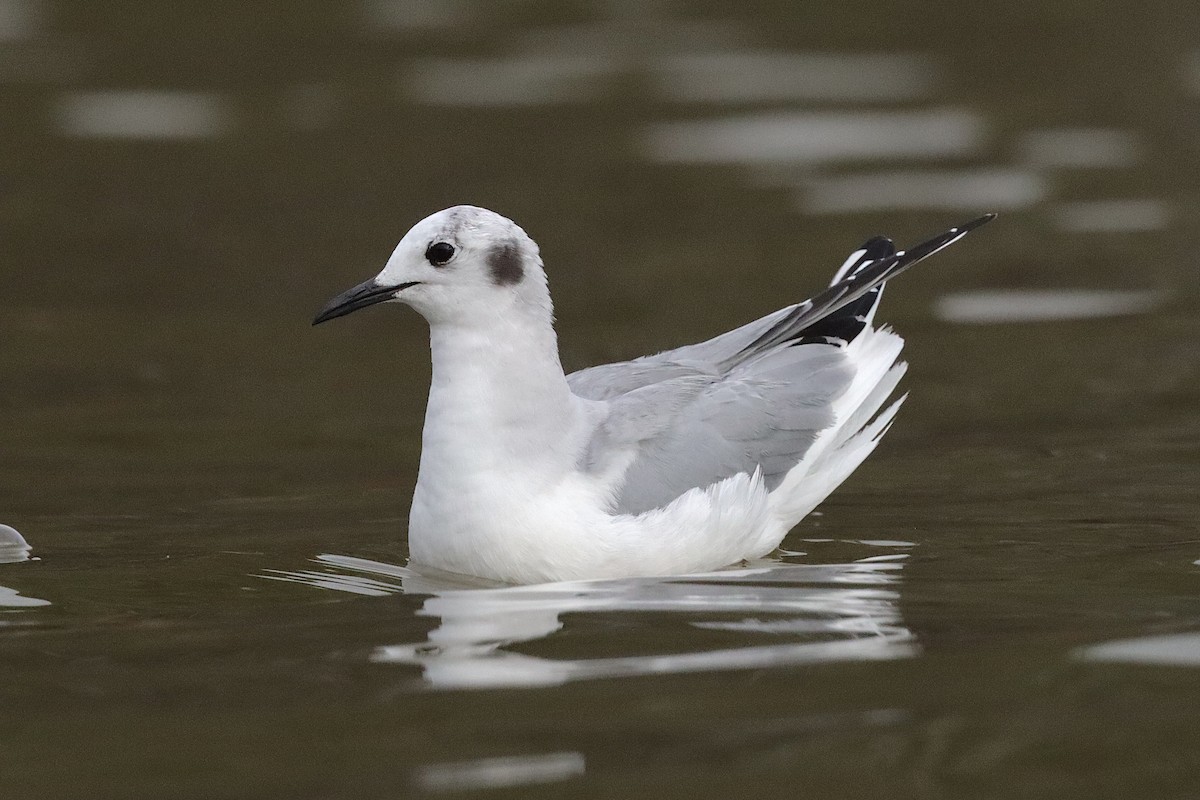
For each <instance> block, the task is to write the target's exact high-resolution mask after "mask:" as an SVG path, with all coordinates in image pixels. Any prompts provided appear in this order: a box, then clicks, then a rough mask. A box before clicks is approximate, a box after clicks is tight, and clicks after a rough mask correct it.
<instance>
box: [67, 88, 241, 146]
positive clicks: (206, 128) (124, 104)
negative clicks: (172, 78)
mask: <svg viewBox="0 0 1200 800" xmlns="http://www.w3.org/2000/svg"><path fill="white" fill-rule="evenodd" d="M231 120H232V111H231V109H230V108H229V106H228V103H227V101H226V100H225V99H224V98H223V97H221V96H220V95H218V94H216V93H213V92H171V91H149V90H136V91H135V90H105V91H77V92H67V93H66V94H64V95H62V96H61V97H60V98H59V99H58V103H57V107H56V108H55V121H56V123H57V126H58V130H59V131H60V132H61V133H63V134H65V135H67V136H74V137H78V138H84V139H147V140H151V139H207V138H212V137H216V136H220V135H221V134H223V133H225V132H226V131H227V130H228V129H229V127H230V124H231Z"/></svg>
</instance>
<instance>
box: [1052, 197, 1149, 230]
mask: <svg viewBox="0 0 1200 800" xmlns="http://www.w3.org/2000/svg"><path fill="white" fill-rule="evenodd" d="M1052 215H1053V218H1054V221H1055V222H1056V223H1057V224H1058V227H1060V228H1062V229H1063V230H1064V231H1070V232H1071V233H1135V232H1137V231H1156V230H1161V229H1163V228H1165V227H1167V225H1168V224H1170V222H1171V210H1170V208H1168V206H1167V204H1166V203H1164V202H1163V201H1161V200H1151V199H1140V200H1087V201H1083V202H1078V203H1063V204H1061V205H1059V206H1058V207H1057V208H1055V209H1053V211H1052Z"/></svg>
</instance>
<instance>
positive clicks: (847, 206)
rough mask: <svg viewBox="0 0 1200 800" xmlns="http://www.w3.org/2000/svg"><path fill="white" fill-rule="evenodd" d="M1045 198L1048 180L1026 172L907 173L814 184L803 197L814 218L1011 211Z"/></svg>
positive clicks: (831, 179)
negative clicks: (865, 213) (875, 213)
mask: <svg viewBox="0 0 1200 800" xmlns="http://www.w3.org/2000/svg"><path fill="white" fill-rule="evenodd" d="M1045 194H1046V182H1045V180H1044V179H1043V178H1042V176H1041V175H1039V174H1037V173H1035V172H1029V171H1027V170H1017V169H1005V168H978V169H960V170H923V171H914V170H904V171H899V172H873V173H865V174H864V173H858V174H853V175H840V176H834V177H827V178H815V179H811V180H809V181H807V182H805V184H804V185H803V187H802V189H801V191H800V207H801V208H802V209H803V210H804V211H806V212H808V213H809V214H845V213H850V212H862V211H900V210H909V209H915V210H923V211H957V212H966V211H975V210H977V209H983V208H986V209H990V210H993V211H1011V210H1013V209H1018V208H1026V207H1028V206H1032V205H1034V204H1035V203H1037V202H1039V201H1040V200H1041V199H1042V198H1043V197H1044V196H1045Z"/></svg>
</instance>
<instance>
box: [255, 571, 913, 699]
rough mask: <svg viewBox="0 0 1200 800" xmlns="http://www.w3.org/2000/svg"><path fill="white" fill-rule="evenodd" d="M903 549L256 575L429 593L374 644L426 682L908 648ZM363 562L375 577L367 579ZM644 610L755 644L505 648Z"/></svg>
mask: <svg viewBox="0 0 1200 800" xmlns="http://www.w3.org/2000/svg"><path fill="white" fill-rule="evenodd" d="M905 558H906V556H905V554H899V553H891V554H886V555H883V556H872V557H867V558H864V559H861V560H859V561H854V562H850V563H846V564H822V565H797V564H780V563H777V562H765V563H764V564H763V565H762V566H753V567H750V568H745V569H732V570H725V571H720V572H713V573H706V574H703V575H688V576H679V577H673V578H638V579H627V580H613V581H577V582H564V583H552V584H541V585H536V586H492V587H487V588H472V587H468V586H464V585H463V584H462V583H461V581H460V579H459V578H458V577H457V576H453V577H450V576H442V575H434V574H430V573H420V572H417V571H415V570H413V569H410V568H408V567H402V566H398V565H394V564H383V563H380V562H375V561H369V560H366V559H360V558H353V557H348V556H338V555H322V556H319V557H318V558H317V561H318V563H320V564H322V565H323V566H324V567H327V568H333V570H336V571H333V570H330V569H325V570H322V571H315V570H308V571H298V572H289V571H272V573H273V574H270V575H266V576H263V577H269V578H272V579H275V580H289V581H295V582H299V583H303V584H306V585H309V586H314V587H318V588H322V589H333V590H338V591H346V592H351V593H355V594H382V593H386V592H404V593H408V594H430V595H431V596H430V597H429V598H428V599H426V600H425V602H424V605H423V606H422V608H421V610H420V611H419V612H418V615H419V616H425V617H434V618H436V619H438V620H439V621H440V624H439V625H438V627H436V628H435V629H433V630H432V631H430V632H429V633H428V634H427V635H426V636H427V638H426V639H425V640H424V641H420V642H411V643H400V644H391V645H385V646H381V647H377V648H376V649H375V651H374V652H373V653H372V656H371V660H372V661H374V662H376V663H387V664H411V665H418V666H420V667H421V668H422V670H423V675H424V679H425V681H426V683H427V684H428V685H430V686H432V687H435V688H441V689H466V688H484V687H504V686H509V687H518V686H525V687H530V686H557V685H561V684H563V683H567V682H570V681H577V680H590V679H597V678H616V677H628V676H639V675H659V674H675V673H683V672H710V671H716V670H740V669H759V668H769V667H774V666H783V665H792V664H803V663H812V662H824V661H841V660H873V659H893V658H904V657H908V656H912V655H914V654H915V653H916V652H917V644H916V641H915V638H914V636H913V634H912V633H911V631H909V630H908V628H907V627H905V625H904V624H903V621H902V620H901V617H900V610H899V606H898V600H899V594H898V592H897V591H896V588H895V586H896V584H897V583H898V581H899V577H900V571H901V569H902V568H903V565H904V559H905ZM362 573H366V574H368V575H370V576H371V577H370V578H368V579H365V581H364V578H363V577H362ZM647 612H657V613H672V614H677V615H680V619H681V620H682V621H683V622H685V623H686V624H687V625H689V626H690V627H691V628H693V629H695V630H697V631H725V632H737V633H741V634H751V635H753V636H754V637H755V638H756V639H759V640H760V641H761V642H762V643H760V644H748V645H746V646H741V647H716V648H713V649H696V650H693V651H688V652H676V653H666V654H638V653H634V654H628V655H620V656H605V657H597V658H575V659H553V658H544V657H540V656H535V655H528V654H524V653H516V652H510V651H508V650H506V649H505V647H506V646H508V645H513V644H517V643H526V642H533V641H536V640H539V639H542V638H545V637H546V636H548V635H550V634H553V633H555V632H556V631H558V630H560V629H561V628H562V627H563V626H564V621H563V619H562V617H563V615H564V614H572V615H575V614H596V613H605V614H609V613H622V614H631V613H647ZM781 638H784V639H785V641H780V639H781Z"/></svg>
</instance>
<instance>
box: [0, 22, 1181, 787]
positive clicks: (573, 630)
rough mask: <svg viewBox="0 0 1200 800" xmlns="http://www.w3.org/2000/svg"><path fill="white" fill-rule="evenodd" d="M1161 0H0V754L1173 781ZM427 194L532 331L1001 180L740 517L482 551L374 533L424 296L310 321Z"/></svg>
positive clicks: (392, 511)
mask: <svg viewBox="0 0 1200 800" xmlns="http://www.w3.org/2000/svg"><path fill="white" fill-rule="evenodd" d="M1196 19H1197V18H1196V12H1195V9H1194V8H1193V7H1192V5H1190V4H1188V3H1183V2H1152V3H1144V4H1138V5H1136V6H1135V5H1130V4H1122V3H1116V2H1097V3H1089V4H1084V3H1066V4H1063V3H1060V4H1054V5H1052V6H1050V7H1044V6H1043V5H1042V4H1034V3H1026V2H1018V3H1015V4H1013V3H1010V4H1002V5H999V6H997V5H993V4H984V3H969V4H966V5H964V4H962V3H953V4H951V3H940V2H939V3H933V4H929V3H926V4H915V3H900V2H886V3H874V4H865V3H849V4H827V5H825V6H822V7H821V8H815V7H814V8H807V7H803V6H799V7H795V8H793V7H792V4H781V3H780V4H776V3H756V4H751V5H749V6H744V7H739V8H738V9H734V8H732V7H728V8H727V7H725V6H722V5H720V4H696V5H695V6H686V5H673V4H665V5H659V6H657V7H656V8H655V9H654V10H653V11H648V10H646V9H644V8H642V7H641V6H640V5H636V4H631V5H622V4H595V5H592V4H586V3H585V4H572V5H569V6H561V5H558V4H541V3H509V4H502V5H497V6H489V5H480V6H476V5H473V4H468V3H458V2H451V1H450V0H443V2H439V3H436V4H425V5H416V4H414V5H411V6H410V5H406V4H403V3H399V2H395V3H392V2H386V1H385V0H378V1H376V2H362V3H339V4H317V3H306V4H300V5H297V4H294V3H293V4H286V5H277V4H266V5H264V4H259V5H257V6H254V7H253V9H251V7H250V6H248V5H240V4H224V3H222V4H206V5H204V6H203V7H200V6H197V7H196V8H195V9H190V8H189V9H186V10H185V9H182V8H180V7H177V6H176V5H175V4H136V3H105V4H92V5H87V4H68V3H52V2H37V0H29V1H28V2H26V1H24V0H3V1H2V2H0V98H2V103H3V107H4V109H5V112H4V114H3V115H0V136H2V137H3V141H4V143H5V147H3V148H0V183H2V185H3V191H2V192H0V241H3V247H2V248H0V264H2V265H3V268H2V269H0V298H2V300H3V311H0V523H4V524H7V525H11V526H13V527H14V528H16V529H17V530H19V531H20V532H21V533H22V534H23V535H24V536H25V538H26V539H28V541H29V544H30V545H31V546H32V548H33V556H34V558H35V560H30V561H23V562H17V563H3V564H0V587H3V588H2V589H0V741H2V742H3V747H2V752H3V755H2V756H0V785H2V786H3V788H2V789H0V794H2V795H3V796H4V797H6V798H14V800H16V799H18V798H20V799H21V800H24V798H68V797H95V798H109V797H111V798H130V797H146V798H151V797H154V798H157V797H177V798H214V797H230V798H233V797H255V798H258V797H262V798H271V797H279V798H310V797H311V798H334V797H336V798H366V797H381V798H383V797H387V798H391V797H408V796H423V795H424V796H442V795H445V794H447V793H454V792H460V791H464V792H475V793H477V794H479V795H480V796H493V795H494V796H521V797H526V796H559V795H581V796H606V797H636V796H660V797H707V796H726V795H736V796H743V795H745V796H787V797H795V796H800V795H803V796H812V797H854V796H887V797H897V796H900V797H928V798H943V797H945V798H951V797H974V796H984V797H1043V796H1044V797H1051V796H1053V797H1071V798H1095V797H1156V798H1157V797H1181V798H1182V797H1190V796H1194V795H1195V793H1196V791H1197V788H1196V787H1197V786H1200V671H1198V670H1200V498H1198V496H1197V486H1198V485H1200V444H1198V442H1200V410H1198V409H1200V322H1198V321H1197V318H1196V316H1195V314H1194V312H1193V307H1194V305H1195V302H1196V300H1197V299H1198V294H1200V293H1198V292H1197V289H1196V286H1197V283H1196V276H1197V257H1196V255H1195V252H1194V247H1193V246H1192V239H1193V238H1194V237H1193V236H1192V231H1193V230H1195V228H1196V225H1197V222H1198V221H1200V205H1198V203H1197V197H1198V187H1200V182H1198V179H1197V175H1200V149H1198V148H1197V145H1196V142H1197V141H1200V139H1198V138H1197V137H1198V134H1200V130H1198V129H1197V124H1196V120H1197V118H1198V117H1197V115H1198V114H1200V34H1198V33H1197V27H1196V24H1195V23H1196ZM864 54H867V55H869V56H870V58H863V55H864ZM881 87H882V88H881ZM119 92H126V93H128V92H135V93H134V94H118V93H119ZM137 92H140V93H137ZM731 120H732V121H731ZM459 202H473V203H477V204H481V205H485V206H488V207H491V208H494V209H496V210H498V211H501V212H502V213H505V214H507V215H509V216H511V217H513V218H515V219H517V220H518V221H519V222H520V223H521V224H522V225H523V226H524V227H525V228H526V229H527V230H528V231H529V232H530V233H531V235H532V236H533V237H534V238H535V239H537V240H538V241H539V243H540V244H541V246H542V251H543V254H544V256H545V258H546V261H547V265H548V267H549V269H550V274H551V283H552V286H553V288H554V291H555V296H556V301H557V308H558V318H559V330H560V337H561V340H562V347H563V353H564V362H565V363H566V364H567V366H568V367H570V368H577V367H581V366H584V365H587V364H590V363H595V362H598V361H603V360H610V359H614V358H621V357H629V356H633V355H637V354H640V353H642V352H645V351H647V350H652V349H655V348H662V347H666V346H670V345H675V344H680V343H683V342H686V341H690V340H693V339H696V338H699V337H702V336H707V335H710V334H713V333H716V332H719V331H723V330H725V329H727V328H729V327H730V326H733V325H735V324H738V323H740V322H742V321H745V320H747V319H750V318H752V317H753V316H756V315H759V314H761V313H765V312H767V311H770V310H773V309H774V308H776V307H778V306H780V305H783V304H785V303H787V302H792V301H794V300H796V299H799V298H801V297H804V296H807V294H808V293H810V292H811V291H813V290H815V289H816V288H818V287H819V286H820V285H821V284H822V283H823V282H824V281H825V280H826V279H827V277H828V275H829V274H831V272H832V270H833V269H834V268H835V267H836V266H837V265H838V264H839V263H840V262H841V259H842V258H843V257H844V255H845V253H846V252H848V251H849V250H850V249H851V248H853V247H854V246H855V245H856V244H857V243H858V242H860V241H862V240H863V239H865V238H866V237H867V236H869V235H872V234H875V233H888V234H890V235H893V236H895V237H896V238H897V240H898V241H899V242H900V243H901V244H906V243H910V242H912V241H914V240H916V239H917V238H918V237H920V236H922V235H924V234H928V233H932V232H935V231H938V230H941V229H943V228H945V227H947V226H948V225H949V224H953V223H955V222H958V221H960V220H963V219H967V218H969V217H971V216H974V215H975V214H976V213H978V212H980V211H986V210H998V211H1001V212H1002V216H1001V218H1000V220H998V221H997V222H995V223H993V224H992V225H990V226H988V227H987V228H986V229H984V230H981V231H980V232H978V233H977V234H975V235H973V236H972V237H971V238H970V239H968V240H966V241H964V242H962V243H960V244H958V245H956V246H955V247H954V248H953V249H952V250H950V251H947V252H946V253H945V254H943V255H941V256H939V257H938V259H937V260H936V261H935V262H931V263H929V264H927V265H923V266H922V267H921V268H920V269H918V270H916V271H914V272H912V273H909V274H907V275H905V276H904V278H903V279H902V280H901V281H899V282H897V284H896V285H895V286H893V287H892V288H891V289H889V291H888V296H887V298H886V300H885V302H884V306H883V310H882V312H881V317H883V318H885V319H886V320H887V321H889V322H891V323H893V324H895V326H896V327H897V328H898V329H899V330H900V331H901V332H902V333H903V334H904V335H905V337H906V339H907V341H908V346H907V348H906V351H905V352H906V356H907V358H908V360H909V361H910V363H911V369H910V372H909V375H908V378H907V379H906V382H905V385H906V387H907V389H908V390H909V391H911V393H912V395H911V398H910V400H909V401H908V403H907V404H906V406H905V408H904V410H903V412H902V414H901V416H900V419H899V421H898V423H897V424H896V426H895V428H894V429H893V430H892V432H891V433H890V434H889V435H888V437H887V439H886V440H885V441H884V443H883V444H882V446H881V447H880V449H879V450H878V451H877V452H876V454H875V455H874V456H872V458H871V459H870V460H869V461H868V462H867V464H865V465H864V466H863V467H862V469H860V470H859V471H858V473H856V474H855V476H854V477H853V478H852V479H851V480H850V481H849V482H848V483H847V484H846V485H845V486H844V487H843V488H842V489H840V490H839V491H838V492H837V493H836V494H835V495H834V496H833V497H832V498H831V499H830V501H829V502H827V503H826V504H825V505H824V506H823V507H822V509H821V514H820V515H819V516H814V517H812V518H810V519H809V520H807V521H806V522H805V523H803V524H802V525H801V526H800V527H798V528H797V529H796V530H795V531H794V532H793V533H792V535H791V536H790V537H789V538H788V539H787V540H786V541H785V547H786V548H787V552H786V553H784V554H783V555H780V556H778V557H776V558H774V559H772V560H769V561H765V562H763V563H759V564H751V565H748V566H747V567H746V568H744V569H740V570H735V571H731V572H727V573H721V574H717V575H709V576H697V577H689V578H676V579H670V580H662V581H646V580H641V581H617V582H609V583H600V584H587V585H583V584H579V585H557V586H549V587H528V588H517V589H512V588H497V587H480V586H473V585H469V584H462V583H459V582H455V581H453V580H451V579H448V578H445V577H444V576H443V577H438V576H421V575H417V574H415V573H412V572H409V571H408V570H407V569H406V567H405V559H406V548H405V530H404V529H405V524H406V518H407V510H408V499H409V497H410V493H411V489H412V484H413V481H414V480H415V466H416V460H417V455H418V452H419V433H420V425H421V416H422V413H423V404H424V394H425V390H426V386H427V381H428V375H429V368H428V363H427V358H428V354H427V350H426V346H425V339H424V336H425V332H424V327H423V324H422V323H421V322H420V320H418V319H417V318H416V317H415V315H412V314H410V313H403V312H401V311H398V310H396V309H391V308H389V309H380V310H377V311H374V312H369V313H363V314H361V315H355V316H354V317H351V318H350V319H347V320H345V321H344V322H341V323H339V324H337V325H331V326H328V327H323V328H321V329H317V330H311V329H310V328H309V327H308V323H309V321H310V319H311V316H312V313H313V312H314V311H315V310H316V309H317V308H318V307H319V306H320V305H321V303H322V302H323V301H324V300H326V299H327V298H328V297H329V296H331V295H332V294H334V293H336V292H337V291H340V290H342V289H343V288H345V287H347V286H349V285H351V284H352V283H355V282H357V281H359V280H361V279H363V278H365V277H368V276H369V275H372V274H374V273H375V272H376V271H377V270H378V269H379V267H380V266H381V265H382V263H383V261H384V260H385V259H386V256H387V254H388V253H389V252H390V249H391V247H392V245H393V244H394V242H395V241H396V239H398V238H399V236H400V235H401V234H402V233H403V232H404V231H405V230H406V229H407V228H408V226H409V225H410V224H411V223H412V222H414V221H415V220H417V219H419V218H420V217H422V216H424V215H425V214H427V213H428V212H430V211H432V210H435V209H438V208H441V207H444V206H447V205H451V204H454V203H459ZM1014 289H1022V290H1089V291H1092V290H1103V291H1108V292H1115V293H1116V294H1115V295H1110V296H1107V297H1108V300H1103V299H1102V300H1101V301H1099V302H1097V301H1096V300H1095V297H1091V299H1090V300H1089V299H1087V298H1086V297H1085V298H1084V300H1082V301H1080V300H1079V298H1080V295H1079V294H1078V293H1070V294H1064V295H1055V296H1054V298H1052V302H1051V303H1050V305H1051V306H1052V308H1056V309H1057V310H1058V312H1059V313H1058V314H1057V316H1059V317H1061V316H1063V315H1064V314H1065V313H1066V312H1065V311H1064V309H1065V308H1074V309H1076V312H1077V313H1079V314H1081V315H1084V316H1087V315H1089V314H1090V315H1093V316H1092V318H1088V319H1075V320H1068V319H1061V318H1059V319H1048V320H1046V319H1043V320H1041V321H1009V322H1005V323H1001V322H985V321H976V322H972V319H975V320H984V319H990V318H994V317H995V315H996V307H997V301H996V298H994V297H992V298H991V299H988V297H989V296H987V295H982V294H980V293H981V292H983V291H985V290H989V291H990V290H1014ZM956 296H957V297H956ZM964 298H965V301H964ZM981 298H982V299H981ZM1072 298H1074V299H1072ZM973 302H974V305H972V303H973ZM964 303H965V305H964ZM1037 303H1038V301H1036V299H1034V298H1030V297H1029V296H1027V295H1026V296H1024V299H1020V298H1018V299H1011V298H1010V299H1008V300H1004V299H1003V298H1002V299H1001V301H1000V306H1001V310H1002V311H1004V313H1006V314H1009V315H1011V314H1013V313H1017V314H1018V315H1019V314H1020V313H1032V312H1031V311H1030V310H1031V309H1036V308H1037V307H1038V305H1037ZM1056 303H1058V304H1059V305H1057V306H1056V305H1055V304H1056ZM1080 303H1082V305H1080ZM1106 303H1107V305H1106ZM981 304H982V305H981ZM964 309H965V310H964ZM1013 309H1024V312H1021V311H1014V310H1013ZM1118 312H1119V313H1118ZM989 315H990V316H989ZM1050 316H1051V317H1054V316H1056V314H1055V313H1050ZM6 552H7V551H6ZM39 601H40V602H39Z"/></svg>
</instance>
